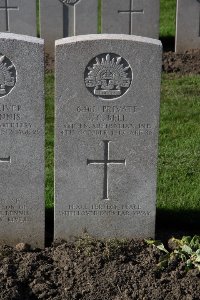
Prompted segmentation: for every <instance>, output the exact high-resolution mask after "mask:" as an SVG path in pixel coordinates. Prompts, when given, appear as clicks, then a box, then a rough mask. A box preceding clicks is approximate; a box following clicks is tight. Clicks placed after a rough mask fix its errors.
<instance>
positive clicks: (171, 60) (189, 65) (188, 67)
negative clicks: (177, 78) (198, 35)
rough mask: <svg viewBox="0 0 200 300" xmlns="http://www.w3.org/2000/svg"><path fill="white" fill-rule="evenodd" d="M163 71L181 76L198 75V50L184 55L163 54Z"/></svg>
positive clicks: (199, 54)
mask: <svg viewBox="0 0 200 300" xmlns="http://www.w3.org/2000/svg"><path fill="white" fill-rule="evenodd" d="M163 71H164V72H166V73H178V74H181V75H186V74H200V49H197V50H190V51H187V52H185V53H184V54H176V53H174V52H164V54H163Z"/></svg>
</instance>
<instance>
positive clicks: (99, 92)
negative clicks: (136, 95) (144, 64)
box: [85, 53, 133, 100]
mask: <svg viewBox="0 0 200 300" xmlns="http://www.w3.org/2000/svg"><path fill="white" fill-rule="evenodd" d="M132 78H133V76H132V70H131V67H130V65H129V63H128V62H127V61H126V60H125V59H124V58H122V57H121V56H119V55H117V54H114V53H109V54H106V53H104V54H100V55H98V56H97V57H95V58H93V59H92V60H91V61H90V62H89V64H88V65H87V67H86V70H85V85H86V87H87V89H88V90H89V91H90V92H91V93H92V94H93V95H94V96H96V97H99V98H102V99H107V100H112V99H115V98H119V97H121V96H122V95H123V94H124V93H126V92H127V90H128V89H129V87H130V85H131V82H132Z"/></svg>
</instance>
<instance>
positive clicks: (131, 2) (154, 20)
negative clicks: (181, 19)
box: [102, 0, 160, 38]
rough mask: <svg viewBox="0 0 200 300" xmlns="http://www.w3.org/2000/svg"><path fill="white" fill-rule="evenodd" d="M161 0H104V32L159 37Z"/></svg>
mask: <svg viewBox="0 0 200 300" xmlns="http://www.w3.org/2000/svg"><path fill="white" fill-rule="evenodd" d="M159 9H160V1H159V0H123V1H121V0H109V1H108V0H102V32H103V33H124V34H135V35H140V36H146V37H151V38H158V37H159Z"/></svg>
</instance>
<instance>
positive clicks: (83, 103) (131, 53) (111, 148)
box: [0, 0, 199, 248]
mask: <svg viewBox="0 0 200 300" xmlns="http://www.w3.org/2000/svg"><path fill="white" fill-rule="evenodd" d="M16 2H17V3H15V1H14V0H13V1H8V0H6V1H0V4H1V7H0V9H1V13H3V14H5V18H4V21H2V20H3V19H2V18H0V20H1V21H0V22H2V23H0V24H1V26H6V27H5V28H4V29H8V30H7V31H11V30H12V28H15V29H17V28H21V29H24V30H27V31H26V34H28V33H29V34H32V35H34V30H35V29H34V28H35V25H34V24H35V23H34V22H33V24H32V27H31V25H30V28H32V29H30V30H33V31H31V32H28V29H29V27H28V26H26V22H27V21H25V20H24V18H28V19H29V21H30V22H29V23H30V24H31V21H32V20H34V18H35V16H33V12H34V11H35V10H34V9H33V8H34V7H35V3H34V1H27V0H25V1H23V0H21V1H20V0H19V1H16ZM67 2H70V3H67ZM125 2H126V1H123V3H125ZM150 2H152V3H154V5H152V6H151V5H150ZM184 2H185V1H180V3H182V4H183V3H184ZM191 2H192V1H191ZM47 3H48V6H45V5H47ZM50 3H51V0H48V1H41V5H42V7H43V9H44V7H46V8H45V10H46V19H45V16H44V20H43V21H42V22H41V26H42V23H43V25H44V24H45V22H47V23H48V22H50V21H52V23H51V26H50V27H49V25H48V26H47V27H46V28H49V32H51V29H52V30H56V29H57V28H59V24H60V23H59V22H63V20H66V19H65V18H63V19H61V20H60V12H59V9H60V11H62V12H63V16H65V9H66V8H67V16H69V15H70V14H71V15H73V17H74V19H73V21H71V22H72V23H73V24H74V27H73V28H75V27H76V26H77V23H78V22H80V24H79V26H80V28H83V29H84V30H86V28H88V31H89V29H90V27H89V26H90V24H91V22H93V21H94V24H96V21H97V20H96V18H97V17H96V10H97V4H96V1H94V0H92V1H90V0H88V1H87V0H83V1H76V3H74V1H63V3H60V2H59V1H52V5H51V4H50ZM88 3H90V5H88V6H87V4H88ZM94 3H95V4H94ZM108 3H109V4H108ZM121 3H122V1H103V12H104V13H105V18H107V21H106V22H104V24H106V25H104V26H106V27H105V28H109V22H108V20H110V19H111V22H112V17H111V15H110V14H111V13H109V15H107V17H106V14H107V13H108V11H111V8H112V7H113V14H114V19H115V18H117V17H118V18H119V19H120V18H122V19H123V20H124V21H123V22H122V23H123V24H124V25H123V26H124V28H126V26H125V24H126V21H127V20H129V23H128V24H129V25H128V26H127V29H126V30H127V31H126V33H130V32H131V33H133V31H132V28H134V27H135V24H136V23H135V21H134V18H135V17H136V18H144V20H145V22H146V21H147V20H148V22H149V24H146V25H145V27H147V25H148V28H150V27H151V25H152V24H154V21H153V19H154V18H153V17H148V18H147V17H144V15H145V14H146V11H147V12H148V14H150V15H151V13H153V12H154V10H151V9H150V8H152V7H154V8H155V11H156V13H157V15H158V11H159V10H158V7H159V1H150V0H148V1H145V0H144V1H138V3H137V1H135V2H133V3H132V2H130V3H129V1H127V3H128V6H127V7H126V6H123V5H122V4H121ZM127 3H126V4H127ZM133 4H134V5H133ZM142 4H143V5H144V6H143V8H141V7H142ZM193 4H194V7H193ZM193 4H192V5H191V7H192V9H193V8H194V12H195V13H196V10H197V9H198V11H199V4H198V3H196V1H194V3H193ZM57 5H58V8H59V9H58V11H57ZM79 5H80V6H79ZM84 5H86V7H87V8H84ZM91 5H96V6H94V7H93V9H92V10H91ZM109 5H110V10H109ZM118 5H119V8H118ZM31 6H32V7H31ZM30 7H31V9H30ZM156 7H157V9H156ZM79 8H80V10H79ZM116 8H117V11H116ZM129 9H130V11H131V13H130V11H129ZM51 10H52V11H54V13H55V12H56V13H55V14H54V17H55V16H57V13H58V20H56V19H52V18H50V17H48V16H50V14H51ZM133 10H137V13H136V12H134V13H133V12H132V11H133ZM141 10H142V11H143V12H141ZM22 11H23V13H22ZM43 11H44V10H43ZM86 11H87V18H85V17H84V16H81V13H86ZM128 11H129V12H128ZM88 12H90V13H89V15H88ZM94 12H95V14H94ZM191 12H193V10H191ZM76 13H77V14H78V15H79V16H80V18H78V21H77V14H76ZM17 14H18V15H17ZM41 14H42V11H41ZM68 14H69V15H68ZM16 15H17V16H18V17H16ZM12 16H15V18H14V17H13V19H12ZM127 16H128V19H127ZM69 19H70V18H69ZM156 19H157V21H158V16H157V17H156ZM193 19H195V18H193ZM190 20H191V19H190ZM84 22H88V23H87V24H88V27H87V26H86V23H84ZM113 22H116V20H115V21H113ZM139 23H140V26H141V25H142V21H140V22H139ZM5 24H6V25H5ZM48 24H49V23H48ZM81 24H85V25H81ZM110 24H111V23H110ZM155 24H157V23H156V22H155ZM155 24H154V25H155ZM12 26H13V27H12ZM17 26H19V27H17ZM110 26H111V25H110ZM157 26H158V25H156V26H153V27H154V29H153V30H152V31H149V34H150V32H151V34H152V35H154V37H156V36H157V35H158V29H157V28H156V27H157ZM76 28H77V27H76ZM112 28H115V26H113V27H112ZM191 28H192V26H191ZM91 29H92V27H91ZM93 29H94V28H93ZM193 29H194V28H192V30H193ZM95 30H96V29H95ZM120 30H121V29H120ZM134 30H135V29H134ZM145 30H146V29H145ZM195 30H196V29H195ZM5 31H6V30H5ZM46 32H47V31H46ZM81 33H83V32H81ZM120 33H121V32H120ZM134 33H135V32H134ZM141 33H142V32H140V34H141ZM147 33H148V31H145V34H147ZM195 34H196V31H195ZM56 35H57V32H55V36H54V38H55V37H56ZM198 38H199V37H198ZM198 41H199V40H198ZM55 45H56V51H55V61H56V71H55V72H56V84H55V88H56V93H55V94H56V95H55V223H54V237H55V239H64V240H66V239H70V238H71V237H73V236H79V235H81V234H82V232H85V231H86V232H88V233H89V234H90V235H92V236H95V237H99V238H112V237H117V238H132V237H134V238H147V237H154V235H155V217H156V173H157V172H156V165H157V152H158V129H159V107H160V82H161V63H162V45H161V42H160V41H159V40H157V39H152V38H149V37H141V36H136V35H132V34H131V35H129V34H91V35H79V36H74V37H68V38H64V39H58V40H56V42H55ZM44 170H45V104H44V40H43V39H39V38H36V37H31V36H27V35H20V34H15V33H0V224H1V226H0V242H1V243H6V244H8V245H16V244H17V243H20V242H25V243H28V244H30V245H31V246H32V247H33V248H34V247H39V248H42V247H43V246H44V232H45V226H44V224H45V199H44V194H45V192H44V190H45V174H44V173H45V172H44Z"/></svg>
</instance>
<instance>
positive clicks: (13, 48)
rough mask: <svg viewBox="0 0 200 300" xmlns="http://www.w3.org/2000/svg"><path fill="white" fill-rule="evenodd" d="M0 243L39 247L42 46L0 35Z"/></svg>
mask: <svg viewBox="0 0 200 300" xmlns="http://www.w3.org/2000/svg"><path fill="white" fill-rule="evenodd" d="M0 224H1V226H0V243H1V244H4V243H6V244H8V245H16V244H17V243H20V242H23V243H28V244H30V245H31V246H32V247H39V248H42V247H43V246H44V42H43V40H41V39H38V38H34V37H28V36H22V35H16V34H9V33H0Z"/></svg>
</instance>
